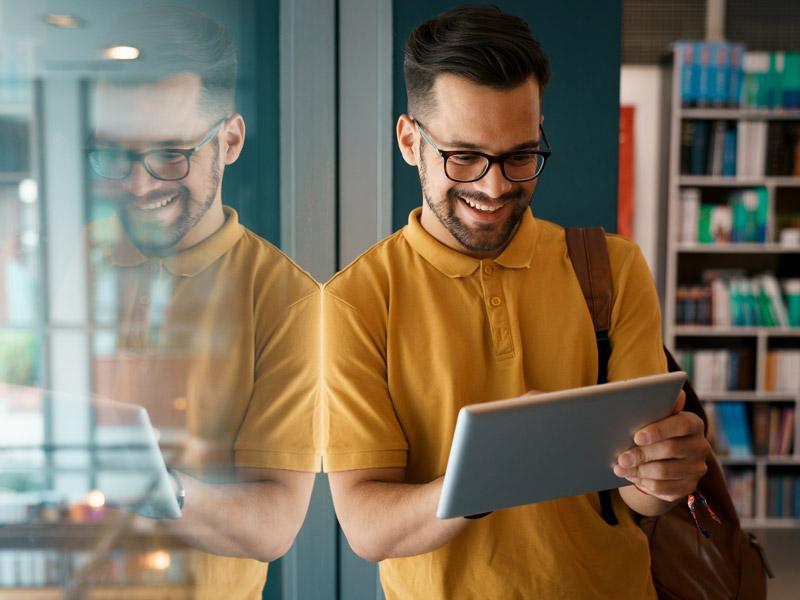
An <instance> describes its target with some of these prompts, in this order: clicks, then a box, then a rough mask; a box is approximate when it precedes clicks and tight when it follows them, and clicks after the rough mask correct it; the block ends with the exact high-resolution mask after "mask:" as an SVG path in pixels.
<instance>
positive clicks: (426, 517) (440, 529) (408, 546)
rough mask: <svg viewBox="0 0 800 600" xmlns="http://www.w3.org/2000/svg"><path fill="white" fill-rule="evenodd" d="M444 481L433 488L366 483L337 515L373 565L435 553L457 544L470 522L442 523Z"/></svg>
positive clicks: (352, 541)
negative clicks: (439, 509) (439, 512)
mask: <svg viewBox="0 0 800 600" xmlns="http://www.w3.org/2000/svg"><path fill="white" fill-rule="evenodd" d="M442 481H443V479H442V478H441V477H440V478H438V479H435V480H433V481H431V482H429V483H424V484H409V483H399V482H386V481H363V482H360V483H359V484H357V485H355V486H353V487H352V488H351V490H350V493H349V494H348V497H347V500H346V502H343V501H341V500H340V502H339V504H340V506H341V505H342V504H346V506H342V507H341V508H342V509H343V510H340V507H339V506H337V514H339V520H340V522H341V524H342V528H343V529H344V530H345V534H346V535H347V539H348V541H349V542H350V545H351V547H352V548H353V550H354V551H355V552H356V553H357V554H358V555H359V556H361V557H363V558H365V559H367V560H370V561H372V562H378V561H381V560H384V559H386V558H396V557H400V556H413V555H417V554H424V553H426V552H430V551H431V550H434V549H436V548H438V547H440V546H442V545H444V544H446V543H447V542H449V541H450V540H451V539H453V538H454V537H455V536H456V535H458V534H459V533H460V532H461V531H463V529H464V528H465V527H466V526H467V525H468V523H469V521H467V520H466V519H460V518H458V519H438V518H437V517H436V507H437V505H438V503H439V496H440V495H441V490H442Z"/></svg>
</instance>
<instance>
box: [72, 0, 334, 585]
mask: <svg viewBox="0 0 800 600" xmlns="http://www.w3.org/2000/svg"><path fill="white" fill-rule="evenodd" d="M125 27H126V29H125V32H126V39H130V40H132V41H135V42H136V43H137V45H138V46H139V47H140V48H142V56H143V57H145V58H147V60H146V61H145V62H143V64H142V65H130V66H129V67H125V68H122V69H121V70H120V71H119V72H118V73H116V74H114V75H113V76H109V77H107V78H105V79H103V80H102V81H99V82H98V83H97V84H96V86H95V87H94V90H93V94H92V107H91V108H92V110H91V115H92V118H93V134H92V139H91V140H90V143H89V147H88V149H87V159H88V166H89V168H90V173H91V182H90V183H91V195H92V201H93V211H97V212H101V211H102V210H103V208H104V207H105V208H106V209H110V213H111V215H110V216H106V217H103V218H98V219H97V220H95V222H93V223H92V225H91V228H90V233H91V244H92V246H93V251H92V252H91V256H92V259H93V260H92V265H91V266H92V279H93V282H94V297H95V301H94V306H95V309H96V313H95V321H96V322H97V323H98V325H99V329H100V331H102V332H103V333H102V334H100V335H98V337H97V338H96V340H95V352H96V356H97V359H96V364H95V373H96V378H95V382H96V385H95V391H97V392H99V393H101V394H104V395H107V396H110V397H112V398H115V399H117V400H123V401H129V402H135V403H137V404H142V405H144V406H145V407H146V408H147V409H148V411H149V412H150V416H151V420H152V421H153V424H154V426H155V427H156V428H157V429H158V430H159V432H160V442H161V444H162V449H163V451H164V455H165V458H166V459H167V462H168V464H169V465H171V466H172V467H173V471H172V473H173V474H174V478H175V480H174V484H175V488H176V494H179V496H180V497H181V499H182V501H183V516H182V517H181V518H180V519H178V520H175V521H164V522H163V524H164V525H165V526H167V527H168V529H169V530H170V531H171V532H173V533H175V534H177V535H179V536H180V537H182V538H183V539H184V540H186V541H188V542H189V543H190V544H191V545H192V546H194V547H195V548H197V549H199V550H201V552H195V553H194V556H193V557H192V558H191V560H189V561H187V565H192V566H193V572H192V579H193V581H194V582H195V584H196V588H197V589H196V592H195V594H194V595H193V596H192V597H193V598H197V599H203V600H206V599H209V600H211V599H214V600H216V599H219V598H226V599H227V598H230V599H236V600H239V599H241V600H255V599H258V598H261V592H262V589H263V586H264V581H265V577H266V571H267V569H266V565H265V563H266V562H268V561H270V560H274V559H276V558H278V557H280V556H281V555H282V554H284V553H285V552H286V551H287V550H288V549H289V547H290V546H291V544H292V542H293V540H294V538H295V535H296V534H297V532H298V530H299V528H300V526H301V524H302V522H303V518H304V516H305V513H306V509H307V507H308V502H309V498H310V494H311V489H312V486H313V480H314V474H313V472H314V471H316V470H318V465H319V463H320V458H319V447H318V444H316V442H315V431H316V429H317V428H316V425H315V415H316V414H317V413H316V411H317V408H318V398H319V391H318V382H319V377H318V374H319V327H320V323H319V312H320V304H319V299H320V294H319V286H318V284H317V283H316V282H315V281H314V280H313V279H312V278H311V277H310V276H309V275H308V274H306V273H305V272H303V271H302V270H301V269H300V268H299V267H298V266H297V265H295V264H294V263H292V262H291V261H290V260H289V259H288V258H287V257H286V256H285V255H283V254H282V253H281V252H280V251H279V250H278V249H277V248H275V247H274V246H272V245H271V244H269V243H268V242H266V241H265V240H263V239H261V238H259V237H258V236H256V235H255V234H254V233H252V232H251V231H249V230H248V229H246V228H245V227H243V226H242V225H241V224H240V223H239V221H238V217H237V214H236V212H235V211H234V210H233V209H231V208H229V207H226V206H225V205H224V204H223V199H222V180H223V174H224V171H225V169H226V168H228V167H229V166H230V165H232V164H233V163H235V162H236V160H237V159H238V158H239V155H240V153H241V152H242V149H243V145H244V140H245V122H244V118H243V117H242V115H241V114H239V113H237V112H236V107H235V102H234V90H235V85H236V53H235V49H234V45H233V42H232V41H231V40H230V38H228V36H227V35H226V33H225V32H224V31H223V30H222V28H221V27H220V26H219V25H217V24H216V23H215V22H213V21H212V20H210V19H208V18H207V17H205V16H204V15H202V14H200V13H197V12H194V11H191V10H184V9H178V8H175V9H164V8H156V9H153V11H151V12H147V13H142V14H138V15H135V16H133V17H131V18H130V19H128V20H126V22H125ZM106 212H108V210H107V211H106Z"/></svg>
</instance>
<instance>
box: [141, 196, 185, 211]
mask: <svg viewBox="0 0 800 600" xmlns="http://www.w3.org/2000/svg"><path fill="white" fill-rule="evenodd" d="M175 198H177V196H172V197H170V198H165V199H164V200H158V201H156V202H151V203H150V204H139V205H137V206H136V208H138V209H139V210H157V209H159V208H164V207H165V206H166V205H167V204H170V203H171V202H172V201H173V200H175Z"/></svg>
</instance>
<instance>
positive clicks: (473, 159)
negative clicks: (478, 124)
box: [414, 119, 551, 183]
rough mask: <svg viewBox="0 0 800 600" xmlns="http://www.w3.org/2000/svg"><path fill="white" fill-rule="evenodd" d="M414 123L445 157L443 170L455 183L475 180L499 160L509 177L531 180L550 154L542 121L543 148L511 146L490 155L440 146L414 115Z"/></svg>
mask: <svg viewBox="0 0 800 600" xmlns="http://www.w3.org/2000/svg"><path fill="white" fill-rule="evenodd" d="M414 124H415V125H416V126H417V130H418V131H419V133H420V135H421V136H422V138H423V139H424V140H425V141H426V142H428V143H429V144H430V145H431V147H433V149H434V150H436V152H437V153H438V154H439V156H441V157H442V158H443V159H444V174H445V175H447V178H448V179H450V180H451V181H456V182H458V183H469V182H472V181H477V180H478V179H480V178H481V177H483V176H484V175H486V173H488V172H489V169H490V168H491V166H492V165H493V164H494V163H499V164H500V171H501V172H502V173H503V176H504V177H505V178H506V179H508V180H509V181H514V182H521V181H530V180H531V179H536V178H537V177H538V176H539V175H540V174H541V172H542V170H543V169H544V165H545V163H546V162H547V159H548V158H550V154H551V152H550V142H548V141H547V136H546V135H545V133H544V128H543V127H542V126H541V125H540V126H539V130H540V131H541V132H542V140H543V141H544V143H545V147H546V149H545V150H514V151H513V152H506V153H505V154H498V155H493V154H486V153H484V152H477V151H474V150H439V148H438V147H437V146H436V144H434V143H433V140H431V138H430V136H429V135H428V134H427V132H426V131H425V130H424V129H423V128H422V125H421V124H420V123H419V121H417V120H416V119H414Z"/></svg>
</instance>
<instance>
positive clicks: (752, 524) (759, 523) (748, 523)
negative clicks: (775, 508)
mask: <svg viewBox="0 0 800 600" xmlns="http://www.w3.org/2000/svg"><path fill="white" fill-rule="evenodd" d="M741 523H742V527H743V528H745V529H800V519H774V518H773V519H767V518H764V519H741Z"/></svg>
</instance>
